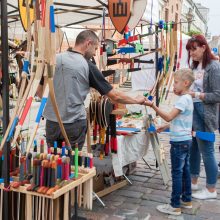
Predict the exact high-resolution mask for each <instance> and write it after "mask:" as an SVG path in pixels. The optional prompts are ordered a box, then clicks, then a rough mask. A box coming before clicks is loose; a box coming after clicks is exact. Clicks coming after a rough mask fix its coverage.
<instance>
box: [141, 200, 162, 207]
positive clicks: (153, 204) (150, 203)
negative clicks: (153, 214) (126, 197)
mask: <svg viewBox="0 0 220 220" xmlns="http://www.w3.org/2000/svg"><path fill="white" fill-rule="evenodd" d="M161 204H163V203H161V202H155V201H151V200H142V202H141V206H144V207H145V208H146V207H149V208H152V207H153V208H154V209H156V207H157V206H158V205H161Z"/></svg>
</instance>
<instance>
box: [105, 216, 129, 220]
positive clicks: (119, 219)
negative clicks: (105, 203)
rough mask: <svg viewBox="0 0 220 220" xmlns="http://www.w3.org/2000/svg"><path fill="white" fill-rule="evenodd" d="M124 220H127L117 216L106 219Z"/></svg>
mask: <svg viewBox="0 0 220 220" xmlns="http://www.w3.org/2000/svg"><path fill="white" fill-rule="evenodd" d="M123 219H125V217H121V216H115V215H113V216H110V217H108V218H106V220H123Z"/></svg>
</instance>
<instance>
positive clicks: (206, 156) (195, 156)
mask: <svg viewBox="0 0 220 220" xmlns="http://www.w3.org/2000/svg"><path fill="white" fill-rule="evenodd" d="M193 130H195V131H206V130H205V122H204V105H203V103H201V102H196V103H194V111H193ZM201 156H202V159H203V162H204V167H205V172H206V186H207V188H212V187H215V185H216V182H217V178H218V166H217V162H216V159H215V148H214V143H213V142H210V141H203V140H200V139H199V138H193V143H192V148H191V152H190V168H191V177H192V178H198V177H199V173H200V163H201Z"/></svg>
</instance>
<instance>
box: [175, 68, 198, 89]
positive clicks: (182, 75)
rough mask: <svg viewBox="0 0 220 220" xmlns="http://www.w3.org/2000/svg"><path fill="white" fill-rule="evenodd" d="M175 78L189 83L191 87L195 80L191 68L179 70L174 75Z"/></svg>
mask: <svg viewBox="0 0 220 220" xmlns="http://www.w3.org/2000/svg"><path fill="white" fill-rule="evenodd" d="M174 77H178V78H179V79H181V80H187V81H189V87H190V86H191V85H192V83H193V82H194V80H195V77H194V75H193V71H192V70H191V69H189V68H183V69H180V70H177V71H176V72H175V73H174Z"/></svg>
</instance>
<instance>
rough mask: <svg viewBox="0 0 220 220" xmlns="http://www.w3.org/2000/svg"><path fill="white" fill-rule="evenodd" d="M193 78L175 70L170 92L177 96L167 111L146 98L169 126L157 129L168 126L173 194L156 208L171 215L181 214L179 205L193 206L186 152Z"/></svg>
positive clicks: (186, 72)
mask: <svg viewBox="0 0 220 220" xmlns="http://www.w3.org/2000/svg"><path fill="white" fill-rule="evenodd" d="M193 81H194V76H193V72H192V70H191V69H181V70H178V71H176V72H175V73H174V84H173V92H174V94H176V95H178V96H179V99H178V100H177V101H176V102H175V104H174V107H173V109H172V110H171V111H170V112H165V111H163V110H161V109H160V108H158V107H157V106H156V105H154V102H151V101H149V100H147V101H146V102H145V105H147V106H150V107H151V108H153V109H154V110H155V111H156V113H157V114H158V115H159V116H160V117H161V118H163V119H164V120H165V121H167V122H171V123H170V125H169V124H166V125H163V126H161V127H159V128H157V131H158V132H160V131H163V130H165V129H166V128H168V127H170V144H171V148H170V157H171V173H172V194H171V202H170V204H165V205H159V206H157V210H159V211H160V212H163V213H167V214H171V215H180V214H181V207H182V208H192V202H191V199H192V198H191V194H192V192H191V177H190V166H189V153H190V147H191V145H192V117H193V101H192V97H191V95H189V94H188V90H189V88H190V86H191V85H192V83H193Z"/></svg>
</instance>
